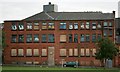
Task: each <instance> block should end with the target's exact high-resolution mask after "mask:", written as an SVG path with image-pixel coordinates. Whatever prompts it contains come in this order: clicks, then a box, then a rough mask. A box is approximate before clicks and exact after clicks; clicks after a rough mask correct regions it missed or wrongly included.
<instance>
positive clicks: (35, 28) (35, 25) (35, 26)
mask: <svg viewBox="0 0 120 72" xmlns="http://www.w3.org/2000/svg"><path fill="white" fill-rule="evenodd" d="M34 30H39V23H37V22H35V23H34Z"/></svg>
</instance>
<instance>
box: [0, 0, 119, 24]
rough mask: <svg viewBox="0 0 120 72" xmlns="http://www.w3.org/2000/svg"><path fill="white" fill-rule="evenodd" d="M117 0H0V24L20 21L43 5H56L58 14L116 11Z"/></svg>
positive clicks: (38, 10) (40, 9)
mask: <svg viewBox="0 0 120 72" xmlns="http://www.w3.org/2000/svg"><path fill="white" fill-rule="evenodd" d="M118 1H119V0H0V23H2V22H3V21H5V20H21V19H24V18H26V17H29V16H32V15H34V14H36V13H39V12H42V11H43V5H46V4H48V2H51V3H52V4H57V5H58V11H59V12H63V11H64V12H83V11H102V12H103V13H112V11H113V10H114V11H116V17H118Z"/></svg>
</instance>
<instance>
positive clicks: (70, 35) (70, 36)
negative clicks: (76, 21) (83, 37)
mask: <svg viewBox="0 0 120 72" xmlns="http://www.w3.org/2000/svg"><path fill="white" fill-rule="evenodd" d="M68 36H69V43H72V40H73V38H72V34H69V35H68Z"/></svg>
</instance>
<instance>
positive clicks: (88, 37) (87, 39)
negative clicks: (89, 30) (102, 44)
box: [86, 34, 90, 42]
mask: <svg viewBox="0 0 120 72" xmlns="http://www.w3.org/2000/svg"><path fill="white" fill-rule="evenodd" d="M89 41H90V35H89V34H86V42H89Z"/></svg>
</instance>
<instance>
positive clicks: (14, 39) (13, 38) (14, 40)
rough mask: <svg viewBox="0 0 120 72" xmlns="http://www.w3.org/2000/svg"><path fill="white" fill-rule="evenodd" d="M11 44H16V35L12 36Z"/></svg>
mask: <svg viewBox="0 0 120 72" xmlns="http://www.w3.org/2000/svg"><path fill="white" fill-rule="evenodd" d="M11 42H12V43H16V42H17V35H12V38H11Z"/></svg>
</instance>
